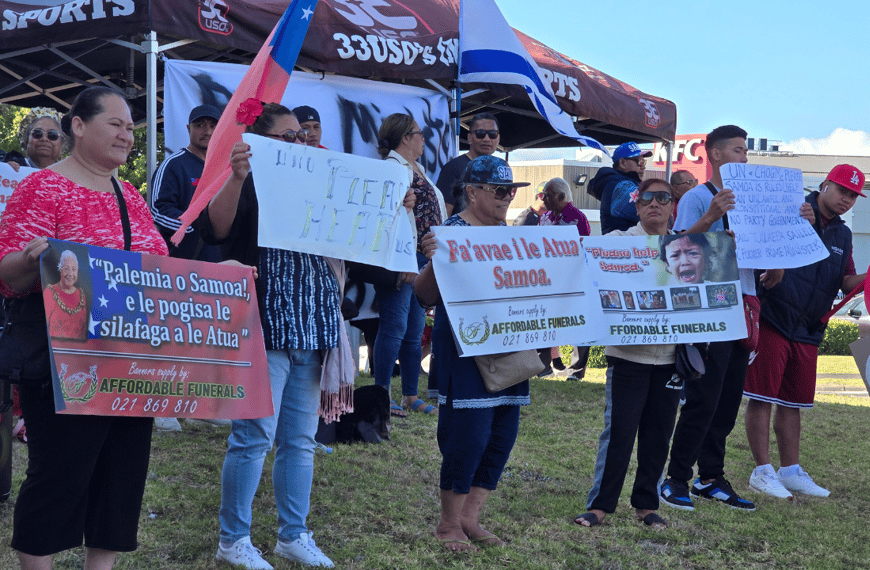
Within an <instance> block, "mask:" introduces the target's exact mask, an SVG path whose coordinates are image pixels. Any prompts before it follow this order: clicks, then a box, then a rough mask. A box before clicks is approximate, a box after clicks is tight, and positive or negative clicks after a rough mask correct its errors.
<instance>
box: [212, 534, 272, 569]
mask: <svg viewBox="0 0 870 570" xmlns="http://www.w3.org/2000/svg"><path fill="white" fill-rule="evenodd" d="M262 554H263V553H262V552H261V551H259V550H258V549H256V548H254V545H253V544H251V537H250V536H246V537H244V538H240V539H238V540H237V541H235V542H234V543H233V545H232V546H230V547H229V548H224V547H223V545H222V544H218V550H217V554H215V555H214V557H215V558H217V559H218V560H223V561H224V562H228V563H230V564H232V565H233V566H243V567H245V568H248V569H249V570H275V569H274V568H273V567H272V565H271V564H269V563H268V562H266V561H265V560H263V556H262Z"/></svg>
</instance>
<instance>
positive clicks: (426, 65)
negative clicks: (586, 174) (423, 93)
mask: <svg viewBox="0 0 870 570" xmlns="http://www.w3.org/2000/svg"><path fill="white" fill-rule="evenodd" d="M459 1H460V0H403V1H399V0H380V1H379V2H357V1H352V0H320V2H319V3H318V4H317V8H316V10H315V12H314V15H313V19H312V22H311V24H310V28H309V31H308V35H307V37H306V39H305V43H304V45H303V47H302V51H301V53H300V55H299V58H298V60H297V63H296V66H297V68H298V69H302V70H305V71H309V72H316V73H324V74H340V75H348V76H353V77H362V78H368V79H376V80H381V81H391V82H397V83H403V84H409V85H417V86H425V87H429V88H434V89H437V90H440V91H442V92H447V93H451V94H456V93H457V91H454V90H453V89H454V87H455V78H456V76H457V63H456V59H457V53H458V44H459V41H458V36H459V32H458V30H459ZM287 4H288V2H287V1H286V0H284V1H270V0H199V1H197V2H194V1H192V0H190V1H186V2H178V1H172V0H136V1H134V0H91V1H90V2H84V1H83V0H0V18H2V19H0V102H2V103H11V104H18V105H25V106H31V107H33V106H53V107H57V108H59V109H61V110H63V109H67V108H69V106H70V105H71V103H72V100H73V99H74V98H75V96H76V95H77V94H78V92H79V91H81V89H83V88H84V87H86V86H90V85H93V84H105V85H108V86H110V87H112V88H115V89H117V90H118V91H120V92H122V93H124V94H125V95H126V96H127V98H128V100H129V102H130V104H131V106H132V108H133V113H134V119H135V120H136V121H137V123H138V124H142V123H145V124H147V127H148V172H149V176H150V173H151V172H153V169H154V167H155V162H156V132H157V129H158V128H159V127H158V125H159V123H160V119H159V117H160V111H161V109H162V103H163V102H162V98H161V95H162V91H163V84H162V63H161V62H162V59H163V58H175V59H185V60H200V61H225V62H234V63H250V61H251V60H252V59H253V56H254V54H255V53H256V51H257V50H258V49H259V48H260V46H261V45H262V43H263V41H264V40H265V38H266V37H267V36H268V34H269V33H270V31H271V30H272V28H273V27H274V25H275V23H276V22H277V21H278V19H279V18H280V16H281V14H282V13H283V11H284V10H285V8H286V7H287ZM517 35H518V37H519V38H520V40H521V41H522V43H523V44H524V45H525V47H526V49H527V50H528V51H529V53H530V54H531V55H532V57H533V58H534V59H535V61H536V62H537V63H538V65H539V67H540V68H541V69H542V70H543V72H544V73H545V75H547V79H550V80H551V85H552V87H553V91H554V92H555V94H556V96H557V100H558V102H559V104H560V106H561V107H562V108H563V109H564V110H565V111H566V112H567V113H569V114H570V115H572V116H573V117H574V118H575V126H576V127H577V130H578V131H579V132H580V133H581V134H583V135H586V136H590V137H592V138H595V139H597V140H598V141H600V142H601V143H603V144H619V143H622V142H626V141H637V142H663V143H666V144H667V143H669V142H670V141H673V140H674V136H675V132H676V106H675V105H674V104H673V103H672V102H670V101H668V100H666V99H662V98H660V97H656V96H653V95H649V94H647V93H644V92H642V91H639V90H637V89H635V88H634V87H632V86H630V85H628V84H626V83H624V82H622V81H620V80H618V79H616V78H613V77H611V76H609V75H607V74H605V73H602V72H600V71H598V70H596V69H594V68H591V67H589V66H588V65H585V64H583V63H580V62H579V61H576V60H574V59H571V58H569V57H567V56H565V55H563V54H560V53H558V52H556V51H554V50H552V49H550V48H549V47H547V46H546V45H544V44H542V43H540V42H538V41H537V40H535V39H533V38H530V37H529V36H526V35H525V34H523V33H522V32H517ZM454 103H455V102H454ZM484 110H485V111H489V112H493V113H495V114H497V115H498V117H499V122H500V124H501V130H502V137H501V144H502V147H503V149H504V150H505V151H508V152H509V151H511V150H514V149H520V148H534V147H554V146H574V145H576V144H577V143H576V142H575V141H574V140H572V139H569V138H567V137H563V136H561V135H558V134H557V133H556V132H555V131H554V130H553V129H552V127H551V126H550V125H549V123H547V122H546V121H545V120H543V119H542V118H541V117H540V116H539V115H538V114H537V112H535V111H534V110H533V109H532V108H531V105H530V104H529V102H528V98H527V97H526V95H525V93H524V92H523V91H522V90H520V89H514V88H511V87H505V86H500V85H488V84H474V85H467V84H466V85H463V86H462V94H461V103H459V104H455V117H458V118H460V119H461V118H462V117H468V116H470V115H473V114H475V113H477V112H481V111H484Z"/></svg>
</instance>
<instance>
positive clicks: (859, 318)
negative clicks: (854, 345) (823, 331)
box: [831, 293, 870, 338]
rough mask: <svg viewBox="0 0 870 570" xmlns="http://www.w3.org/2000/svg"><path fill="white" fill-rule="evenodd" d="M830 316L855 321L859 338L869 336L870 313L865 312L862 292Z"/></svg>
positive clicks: (865, 307) (850, 321) (849, 321)
mask: <svg viewBox="0 0 870 570" xmlns="http://www.w3.org/2000/svg"><path fill="white" fill-rule="evenodd" d="M831 318H832V319H838V320H841V321H846V322H847V323H855V324H856V325H858V336H859V337H861V338H864V337H865V336H870V314H868V313H867V306H866V305H865V304H864V294H863V293H861V294H860V295H856V296H855V298H854V299H852V300H851V301H849V302H848V303H846V304H845V305H843V306H842V307H841V308H840V310H839V311H837V312H836V313H834V316H832V317H831Z"/></svg>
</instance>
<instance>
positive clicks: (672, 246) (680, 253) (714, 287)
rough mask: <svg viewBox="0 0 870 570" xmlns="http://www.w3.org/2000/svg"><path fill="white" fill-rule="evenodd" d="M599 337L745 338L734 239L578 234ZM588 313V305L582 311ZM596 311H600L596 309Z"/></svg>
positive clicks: (611, 340) (664, 340)
mask: <svg viewBox="0 0 870 570" xmlns="http://www.w3.org/2000/svg"><path fill="white" fill-rule="evenodd" d="M583 248H584V249H585V250H586V262H587V265H588V272H589V279H590V281H591V287H592V289H591V292H590V296H592V297H594V301H595V303H596V305H597V306H598V307H599V309H600V311H601V313H600V315H601V316H599V317H593V318H600V319H601V320H602V322H603V323H604V324H605V326H606V327H607V331H606V336H605V337H604V339H603V340H602V342H601V343H600V344H605V345H608V344H618V345H627V344H678V343H688V342H711V341H723V340H736V339H740V338H745V337H746V336H747V333H746V318H745V317H744V315H743V302H742V297H741V289H740V278H739V276H738V273H737V264H736V261H735V259H734V240H733V239H732V238H731V236H729V235H728V234H727V233H725V232H708V233H706V234H678V235H668V236H613V235H608V236H603V237H585V238H583ZM590 312H591V311H590ZM602 313H603V314H602Z"/></svg>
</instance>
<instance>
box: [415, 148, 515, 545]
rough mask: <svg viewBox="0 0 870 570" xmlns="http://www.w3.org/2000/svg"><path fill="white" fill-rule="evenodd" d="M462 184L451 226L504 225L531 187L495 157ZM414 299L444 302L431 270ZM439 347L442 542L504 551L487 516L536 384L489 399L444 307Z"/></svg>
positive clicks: (427, 242)
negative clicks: (521, 189)
mask: <svg viewBox="0 0 870 570" xmlns="http://www.w3.org/2000/svg"><path fill="white" fill-rule="evenodd" d="M458 184H460V185H461V186H462V198H461V199H462V201H463V202H464V203H465V204H467V206H466V207H465V209H464V210H462V212H461V213H459V214H457V215H455V216H451V217H450V218H449V219H448V220H447V221H446V222H445V223H444V225H445V226H500V225H504V224H505V218H506V217H507V211H508V208H509V207H510V204H511V200H513V197H514V195H515V194H516V191H517V187H518V186H528V183H527V182H514V181H513V173H512V172H511V169H510V167H509V166H508V164H507V163H506V162H505V161H503V160H502V159H500V158H497V157H495V156H492V155H486V156H479V157H477V158H475V159H474V160H472V161H471V162H470V163H469V164H468V167H466V169H465V173H464V174H463V175H462V179H461V181H459V182H458ZM435 250H436V245H435V238H434V236H433V235H432V234H428V235H427V236H425V238H424V239H423V252H424V254H425V255H426V257H427V258H429V259H432V256H433V255H434V253H435ZM476 278H477V276H471V275H470V276H469V279H476ZM414 292H415V293H416V295H417V298H418V299H419V300H420V303H422V304H425V305H427V306H428V305H434V304H436V303H440V302H441V294H440V292H439V290H438V283H437V282H436V281H435V273H434V271H433V269H432V264H431V263H429V264H428V265H426V266H425V267H424V268H423V269H422V270H421V272H420V276H419V277H418V278H417V280H416V282H415V284H414ZM432 341H433V342H432V347H433V360H432V362H433V364H432V366H433V367H434V369H433V372H437V378H438V404H439V416H438V447H439V449H440V450H441V455H442V461H441V477H440V484H439V487H440V488H441V521H440V522H439V523H438V527H437V528H436V529H435V536H436V537H437V538H438V539H439V540H440V541H441V542H442V543H444V546H445V547H446V548H447V549H448V550H451V551H454V552H464V551H475V550H477V546H475V544H477V545H480V546H501V545H504V542H502V540H501V539H499V538H498V537H497V536H495V535H494V534H492V533H491V532H489V531H488V530H486V529H484V528H483V527H482V526H480V513H481V510H482V509H483V505H484V502H485V501H486V499H487V497H488V496H489V494H490V492H491V491H493V490H494V489H495V488H496V485H497V484H498V481H499V479H500V478H501V473H502V471H503V470H504V466H505V464H506V463H507V460H508V458H509V457H510V452H511V450H512V449H513V446H514V442H515V441H516V438H517V432H518V431H519V425H520V406H526V405H528V404H529V383H528V381H523V382H520V383H519V384H514V385H513V386H510V387H508V388H505V389H504V390H501V391H498V392H488V391H487V390H486V387H485V386H484V382H483V378H482V377H481V375H480V372H479V371H478V368H477V365H476V364H475V361H474V358H473V357H464V358H461V357H460V356H459V353H458V352H457V350H456V343H455V341H454V340H453V333H452V332H451V329H450V322H449V320H448V317H447V311H445V310H444V307H440V308H439V309H438V310H436V311H435V327H434V329H433V330H432Z"/></svg>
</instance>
